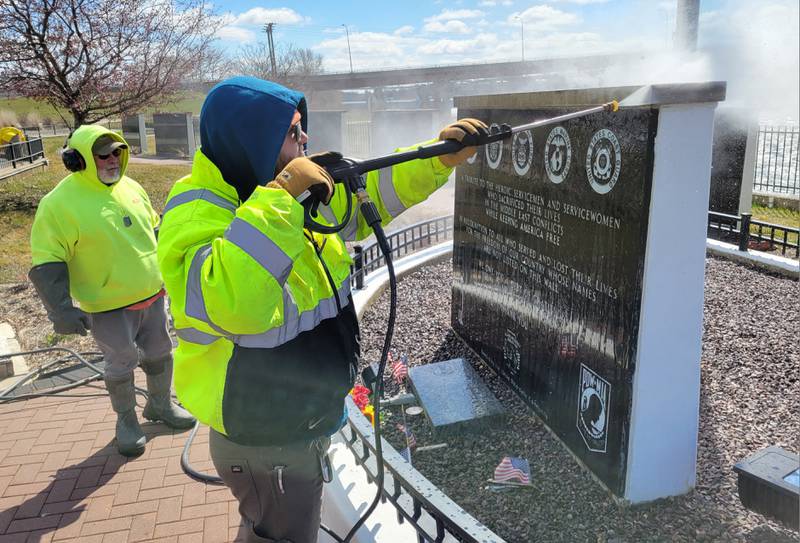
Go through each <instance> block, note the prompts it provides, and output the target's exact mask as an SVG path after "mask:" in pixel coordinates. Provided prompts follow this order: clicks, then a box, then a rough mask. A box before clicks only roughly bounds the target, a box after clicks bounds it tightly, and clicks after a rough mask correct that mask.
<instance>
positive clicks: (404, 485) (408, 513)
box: [339, 398, 504, 543]
mask: <svg viewBox="0 0 800 543" xmlns="http://www.w3.org/2000/svg"><path fill="white" fill-rule="evenodd" d="M347 409H348V412H349V417H348V423H347V425H346V426H345V427H344V428H342V429H341V430H339V433H340V434H341V436H342V437H343V438H344V442H345V444H346V445H347V447H348V448H349V449H350V452H352V453H353V456H355V459H356V462H357V463H358V464H359V465H360V466H361V467H362V468H363V469H364V471H365V472H366V474H367V479H368V480H369V482H370V483H373V484H374V483H375V482H376V480H377V479H376V477H377V471H376V464H375V462H374V457H375V432H374V430H373V428H372V426H371V425H370V423H369V421H368V420H367V419H366V418H365V417H364V416H363V415H362V414H361V412H360V411H359V410H358V407H356V405H355V404H354V403H353V401H352V400H351V399H350V398H347ZM381 441H382V446H383V457H384V482H383V488H382V489H381V499H382V501H384V502H386V501H388V502H389V503H391V504H392V505H393V506H394V508H395V510H396V511H397V521H398V522H399V523H401V524H402V523H404V522H407V523H409V524H410V525H411V526H412V528H414V530H415V531H416V533H417V541H418V542H419V543H427V542H437V543H438V542H440V541H462V542H465V543H478V542H481V543H495V542H496V543H501V542H503V541H504V540H503V538H501V537H500V536H498V535H497V534H495V533H494V532H492V531H491V530H490V529H489V528H487V527H486V526H484V525H483V524H481V523H480V522H478V521H477V520H476V519H475V518H474V517H473V516H472V515H470V514H469V513H467V512H466V511H464V510H463V509H462V508H461V507H459V506H458V505H457V504H456V503H455V502H454V501H453V500H451V499H450V498H448V497H447V496H446V495H445V494H444V493H443V492H442V491H441V490H439V488H438V487H437V486H436V485H434V484H433V483H431V482H430V481H429V480H428V479H426V478H425V477H424V476H423V475H422V474H421V473H419V472H418V471H417V470H415V469H414V468H413V467H412V466H411V464H409V463H408V462H407V461H406V460H405V459H404V458H403V457H402V456H401V455H400V453H398V452H397V451H396V450H395V449H394V447H392V446H391V445H390V444H389V443H388V442H387V441H386V440H384V439H383V438H381Z"/></svg>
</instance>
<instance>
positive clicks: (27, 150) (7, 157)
mask: <svg viewBox="0 0 800 543" xmlns="http://www.w3.org/2000/svg"><path fill="white" fill-rule="evenodd" d="M43 159H44V145H43V143H42V138H41V135H37V136H36V137H28V138H27V139H26V140H25V141H19V142H12V143H7V144H5V145H0V170H4V169H7V168H11V169H17V168H22V167H25V166H28V165H30V164H34V163H36V162H37V161H39V160H43Z"/></svg>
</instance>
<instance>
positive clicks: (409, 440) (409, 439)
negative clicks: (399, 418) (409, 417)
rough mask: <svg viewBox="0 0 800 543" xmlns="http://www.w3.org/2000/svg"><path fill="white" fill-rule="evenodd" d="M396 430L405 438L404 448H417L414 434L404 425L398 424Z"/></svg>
mask: <svg viewBox="0 0 800 543" xmlns="http://www.w3.org/2000/svg"><path fill="white" fill-rule="evenodd" d="M397 429H398V430H400V432H401V433H403V434H404V435H405V436H406V446H408V448H409V449H412V450H413V449H416V448H417V438H416V437H414V432H412V431H411V429H410V428H408V427H407V426H406V425H405V424H398V425H397Z"/></svg>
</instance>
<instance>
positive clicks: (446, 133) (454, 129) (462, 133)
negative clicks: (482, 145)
mask: <svg viewBox="0 0 800 543" xmlns="http://www.w3.org/2000/svg"><path fill="white" fill-rule="evenodd" d="M488 133H489V127H488V126H486V123H484V122H482V121H479V120H478V119H459V120H457V121H456V122H454V123H453V124H449V125H447V126H445V127H444V128H443V129H442V131H441V132H440V133H439V139H440V140H456V141H459V142H461V143H463V144H465V145H470V144H472V145H475V144H477V143H478V137H479V136H485V135H487V134H488ZM475 151H477V147H464V148H463V149H461V150H460V151H458V152H457V153H450V154H449V155H442V156H440V157H439V160H441V161H442V164H444V165H445V166H447V167H448V168H455V167H456V166H458V165H459V164H461V163H462V162H464V161H465V160H467V159H468V158H469V157H471V156H472V155H474V154H475Z"/></svg>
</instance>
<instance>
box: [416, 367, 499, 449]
mask: <svg viewBox="0 0 800 543" xmlns="http://www.w3.org/2000/svg"><path fill="white" fill-rule="evenodd" d="M409 380H410V381H411V387H412V388H413V389H414V393H415V394H416V395H417V398H419V402H420V404H421V405H422V407H423V408H424V409H425V414H426V416H427V417H428V420H429V421H430V423H431V426H433V430H434V432H437V433H438V432H450V431H469V430H479V429H481V428H483V427H484V425H485V424H491V423H492V422H494V421H495V420H496V418H497V417H500V416H502V415H504V414H505V408H504V407H503V406H502V404H501V403H500V401H499V400H498V399H497V398H496V397H495V395H494V394H492V392H491V391H490V390H489V389H488V388H487V387H486V384H484V382H483V380H482V379H481V378H480V376H479V375H478V374H477V373H476V372H475V370H474V369H472V366H470V365H469V363H468V362H466V361H465V360H464V359H463V358H455V359H453V360H446V361H444V362H434V363H433V364H427V365H425V366H416V367H413V368H410V369H409Z"/></svg>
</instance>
